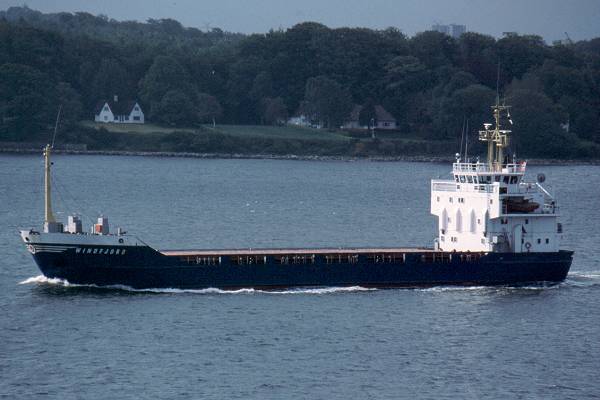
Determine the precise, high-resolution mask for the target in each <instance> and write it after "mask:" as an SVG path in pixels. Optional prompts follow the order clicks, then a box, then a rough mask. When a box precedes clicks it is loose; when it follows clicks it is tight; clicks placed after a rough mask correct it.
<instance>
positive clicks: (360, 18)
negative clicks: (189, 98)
mask: <svg viewBox="0 0 600 400" xmlns="http://www.w3.org/2000/svg"><path fill="white" fill-rule="evenodd" d="M23 4H27V6H29V7H30V8H32V9H36V10H40V11H42V12H59V11H71V12H75V11H86V12H89V13H92V14H104V15H106V16H108V17H109V18H114V19H117V20H137V21H146V20H147V19H148V18H172V19H175V20H178V21H179V22H181V23H182V24H183V25H184V26H190V27H197V28H200V29H206V28H216V27H218V28H221V29H223V30H225V31H231V32H242V33H264V32H267V31H269V30H270V29H280V28H282V29H286V28H289V27H291V26H293V25H294V24H296V23H298V22H303V21H316V22H320V23H323V24H325V25H327V26H329V27H332V28H335V27H340V26H350V27H357V26H358V27H368V28H375V29H383V28H387V27H390V26H392V27H395V28H398V29H400V30H402V31H403V32H404V33H406V34H408V35H410V36H412V35H414V34H415V33H417V32H421V31H425V30H428V29H430V28H431V25H433V24H434V23H442V24H451V23H457V24H464V25H466V26H467V30H469V31H475V32H481V33H486V34H490V35H493V36H496V37H500V36H501V35H502V32H507V31H510V32H518V33H520V34H538V35H540V36H542V37H543V38H544V39H546V41H547V42H549V43H550V42H552V41H553V40H561V39H565V37H566V36H565V32H567V33H568V35H569V36H570V37H571V39H573V40H582V39H590V38H593V37H600V0H561V1H557V0H496V1H491V0H295V1H288V0H28V1H23V0H20V1H16V0H0V9H3V10H4V9H6V8H8V7H10V6H22V5H23Z"/></svg>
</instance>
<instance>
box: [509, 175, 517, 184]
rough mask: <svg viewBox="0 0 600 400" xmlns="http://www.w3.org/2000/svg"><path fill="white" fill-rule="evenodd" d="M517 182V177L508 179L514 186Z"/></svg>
mask: <svg viewBox="0 0 600 400" xmlns="http://www.w3.org/2000/svg"><path fill="white" fill-rule="evenodd" d="M518 181H519V177H518V176H511V177H510V183H512V184H515V183H517V182H518Z"/></svg>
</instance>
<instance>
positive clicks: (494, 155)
mask: <svg viewBox="0 0 600 400" xmlns="http://www.w3.org/2000/svg"><path fill="white" fill-rule="evenodd" d="M499 103H500V102H499V101H498V100H497V101H496V104H495V105H493V106H492V112H493V114H494V121H495V125H494V127H493V128H492V124H489V123H486V124H483V126H484V129H483V130H480V131H479V140H481V141H482V142H487V144H488V154H487V162H488V166H489V168H490V171H500V170H502V164H503V162H504V161H503V159H504V149H505V148H506V147H508V143H509V137H508V135H509V133H511V132H512V131H511V130H508V129H502V127H501V121H500V119H501V116H502V113H503V112H505V111H506V116H507V117H508V119H509V121H510V122H511V123H512V121H511V120H510V106H507V105H504V104H502V105H500V104H499Z"/></svg>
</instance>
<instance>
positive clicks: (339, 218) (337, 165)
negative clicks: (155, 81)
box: [0, 155, 600, 400]
mask: <svg viewBox="0 0 600 400" xmlns="http://www.w3.org/2000/svg"><path fill="white" fill-rule="evenodd" d="M54 162H55V164H54V176H55V178H54V189H55V193H54V206H55V210H56V211H57V213H58V216H59V217H60V218H62V219H66V216H67V215H68V213H71V212H78V213H81V214H82V215H84V216H85V218H84V223H85V225H89V224H90V223H91V219H92V218H96V217H97V216H98V215H100V214H102V215H104V216H108V217H109V221H110V223H111V225H112V227H113V229H114V228H116V227H117V226H121V227H123V228H124V229H126V230H127V231H128V232H129V233H133V234H136V235H138V236H140V237H141V238H142V239H143V240H144V241H146V242H147V243H149V244H150V245H152V246H155V247H158V248H161V249H166V248H223V247H225V248H227V247H237V248H240V247H253V248H257V247H287V246H293V247H305V246H320V247H322V246H332V247H343V246H398V245H403V246H423V245H431V244H432V240H433V238H434V235H435V231H436V225H435V219H434V218H433V217H432V216H431V215H430V214H429V190H430V182H429V181H430V179H432V178H438V177H445V176H448V173H449V168H450V166H449V165H446V164H428V163H409V162H367V161H356V162H335V161H327V162H321V161H282V160H218V159H216V160H204V159H191V158H158V157H156V158H155V157H116V156H112V157H111V156H56V157H55V158H54ZM529 170H530V171H529V175H530V176H531V177H535V176H536V174H537V173H539V172H544V173H545V174H546V176H547V177H548V180H547V184H548V187H549V188H550V190H551V191H552V192H553V193H555V194H556V197H557V200H558V202H559V204H560V206H561V213H562V222H563V225H564V228H565V235H564V246H563V247H564V248H566V249H572V250H575V259H574V262H573V267H572V270H571V273H570V274H569V276H568V279H567V281H566V282H565V283H563V284H560V285H557V286H552V287H525V288H506V287H504V288H484V287H474V288H453V287H436V288H429V289H398V290H364V289H362V288H358V287H357V288H350V289H348V288H346V289H340V288H325V289H304V290H302V289H296V290H286V291H279V292H261V291H254V290H240V291H237V292H229V293H225V292H221V291H219V290H198V291H180V290H161V291H158V290H157V291H142V292H136V291H132V290H125V289H123V290H117V289H100V288H94V287H77V286H75V287H74V286H72V285H67V284H65V283H64V282H51V281H48V280H47V279H44V278H43V277H42V276H40V273H39V271H38V270H37V268H36V266H35V264H34V262H33V260H32V258H31V256H30V254H29V253H28V252H27V251H26V249H25V247H24V246H23V244H22V243H21V242H20V238H19V236H18V229H19V228H24V229H28V228H31V227H38V228H39V227H40V226H41V223H42V219H43V186H42V184H43V160H42V157H41V155H40V156H37V155H31V156H17V155H0V255H1V256H2V257H1V258H0V398H6V399H37V398H41V399H201V398H209V399H288V398H300V399H405V398H406V399H482V398H485V399H561V400H562V399H587V398H600V262H599V261H598V258H599V250H598V248H599V243H600V206H599V205H600V202H599V199H600V167H598V166H530V168H529Z"/></svg>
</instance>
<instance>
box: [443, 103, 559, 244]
mask: <svg viewBox="0 0 600 400" xmlns="http://www.w3.org/2000/svg"><path fill="white" fill-rule="evenodd" d="M492 110H493V112H494V118H495V122H496V123H495V126H494V127H493V128H492V124H485V128H484V129H483V130H481V131H479V139H480V140H482V141H485V142H487V143H488V159H487V161H486V162H479V161H477V162H469V160H465V159H463V157H462V156H461V155H457V159H456V162H455V163H454V164H453V165H452V179H449V180H432V181H431V213H432V214H434V215H436V216H437V217H438V221H439V225H438V235H437V239H436V245H437V247H438V248H439V249H440V250H443V251H473V252H510V253H522V252H556V251H558V250H559V246H560V239H561V236H562V226H561V224H559V223H558V216H559V215H558V207H557V205H556V202H555V200H554V198H553V197H552V196H551V195H550V193H549V192H548V191H547V190H546V189H544V188H543V187H542V186H541V185H540V183H542V182H543V176H540V177H539V178H538V181H539V182H526V181H524V175H525V170H526V163H525V162H521V163H518V162H515V161H514V160H513V162H508V160H507V158H506V157H504V149H505V148H506V147H507V146H508V134H509V133H510V131H509V130H503V129H501V128H500V120H501V116H502V113H503V112H504V111H506V112H507V114H508V115H507V116H508V117H509V118H510V111H509V107H508V106H503V105H498V104H497V105H495V106H493V107H492Z"/></svg>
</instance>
